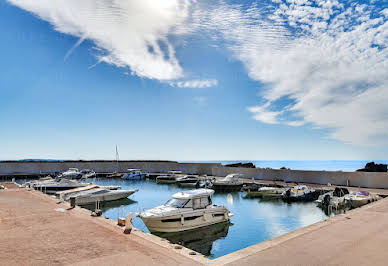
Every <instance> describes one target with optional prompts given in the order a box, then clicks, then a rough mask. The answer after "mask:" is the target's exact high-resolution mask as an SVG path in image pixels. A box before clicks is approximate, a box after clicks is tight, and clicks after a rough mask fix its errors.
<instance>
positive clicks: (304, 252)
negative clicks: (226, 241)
mask: <svg viewBox="0 0 388 266" xmlns="http://www.w3.org/2000/svg"><path fill="white" fill-rule="evenodd" d="M387 252H388V198H385V199H383V200H380V201H378V202H375V203H372V204H369V205H366V206H364V207H362V208H360V209H356V210H354V211H350V212H348V213H347V214H343V215H338V216H336V217H333V218H332V219H329V220H327V221H323V222H320V223H317V224H313V225H311V226H308V227H305V228H302V229H299V230H297V231H294V232H291V233H289V234H285V235H283V236H280V237H278V238H275V239H272V240H269V241H266V242H263V243H260V244H257V245H255V246H251V247H248V248H246V249H243V250H240V251H237V252H235V253H232V254H229V255H226V256H223V257H221V258H219V259H216V260H215V261H214V264H217V265H221V264H224V265H225V264H226V265H388V261H387V254H388V253H387Z"/></svg>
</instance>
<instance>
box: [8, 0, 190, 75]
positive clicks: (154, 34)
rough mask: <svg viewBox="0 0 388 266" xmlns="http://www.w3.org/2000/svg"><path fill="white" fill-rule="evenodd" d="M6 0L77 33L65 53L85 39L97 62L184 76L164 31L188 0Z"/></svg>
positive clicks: (180, 17) (168, 30) (138, 71)
mask: <svg viewBox="0 0 388 266" xmlns="http://www.w3.org/2000/svg"><path fill="white" fill-rule="evenodd" d="M7 1H8V2H10V3H11V4H14V5H16V6H18V7H20V8H22V9H25V10H27V11H29V12H32V13H34V14H36V15H38V16H39V17H40V18H41V19H43V20H45V21H48V22H49V23H50V24H52V25H53V26H54V28H55V30H57V31H59V32H62V33H65V34H70V35H73V36H76V37H78V38H80V41H79V42H77V43H76V44H75V46H74V47H73V48H72V49H70V51H69V52H68V54H67V55H66V56H65V58H67V57H68V56H69V55H70V54H71V53H72V51H73V50H74V49H75V48H76V47H77V46H78V45H79V44H80V43H81V42H82V40H84V39H88V40H91V41H93V42H94V44H95V45H96V46H97V47H98V48H100V50H101V52H100V53H98V54H96V56H97V58H98V62H106V63H109V64H113V65H115V66H118V67H129V68H130V69H131V72H132V74H135V75H138V76H140V77H146V78H151V79H158V80H170V79H175V78H179V77H181V76H182V75H183V70H182V68H181V66H180V64H179V62H178V60H177V58H176V56H175V50H174V48H173V46H172V45H171V43H170V42H169V40H168V38H167V36H168V34H170V33H172V32H173V31H174V27H175V26H177V25H179V24H181V23H183V21H185V19H186V18H187V16H188V5H189V3H188V2H187V1H180V0H163V1H159V0H142V1H124V0H117V1H111V0H82V1H79V0H55V1H53V0H7ZM180 32H181V33H184V31H183V30H182V29H181V30H180Z"/></svg>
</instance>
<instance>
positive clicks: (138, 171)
mask: <svg viewBox="0 0 388 266" xmlns="http://www.w3.org/2000/svg"><path fill="white" fill-rule="evenodd" d="M127 172H128V173H141V169H127Z"/></svg>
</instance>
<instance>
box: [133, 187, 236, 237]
mask: <svg viewBox="0 0 388 266" xmlns="http://www.w3.org/2000/svg"><path fill="white" fill-rule="evenodd" d="M213 194H214V190H211V189H195V190H189V191H182V192H179V193H176V194H174V195H173V198H172V199H171V200H169V201H167V202H166V203H165V204H164V205H162V206H158V207H156V208H153V209H150V210H146V211H144V212H142V213H138V214H137V216H138V217H140V218H141V219H142V220H143V222H144V224H145V225H146V226H147V228H148V230H150V232H180V231H185V230H190V229H195V228H199V227H203V226H207V225H211V224H216V223H220V222H225V221H228V220H229V218H230V217H232V216H233V214H231V213H230V212H229V211H228V210H227V209H226V208H225V207H224V206H217V205H214V204H212V201H211V195H213Z"/></svg>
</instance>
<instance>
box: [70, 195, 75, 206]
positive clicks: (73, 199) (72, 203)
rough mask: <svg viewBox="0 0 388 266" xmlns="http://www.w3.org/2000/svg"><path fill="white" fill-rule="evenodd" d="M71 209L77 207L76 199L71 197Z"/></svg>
mask: <svg viewBox="0 0 388 266" xmlns="http://www.w3.org/2000/svg"><path fill="white" fill-rule="evenodd" d="M70 207H72V208H74V207H75V197H70Z"/></svg>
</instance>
